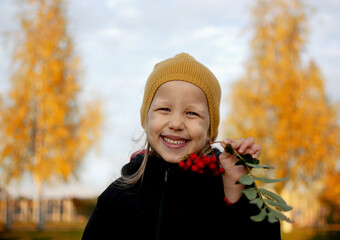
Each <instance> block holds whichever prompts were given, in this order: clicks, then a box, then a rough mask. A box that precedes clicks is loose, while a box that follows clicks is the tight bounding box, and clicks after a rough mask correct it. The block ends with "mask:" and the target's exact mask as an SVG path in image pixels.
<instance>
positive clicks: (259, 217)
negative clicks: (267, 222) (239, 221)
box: [250, 208, 267, 222]
mask: <svg viewBox="0 0 340 240" xmlns="http://www.w3.org/2000/svg"><path fill="white" fill-rule="evenodd" d="M266 214H267V213H266V209H265V208H263V209H261V211H260V213H259V214H258V215H255V216H251V217H250V219H251V220H253V221H254V222H261V221H263V219H264V218H265V217H266Z"/></svg>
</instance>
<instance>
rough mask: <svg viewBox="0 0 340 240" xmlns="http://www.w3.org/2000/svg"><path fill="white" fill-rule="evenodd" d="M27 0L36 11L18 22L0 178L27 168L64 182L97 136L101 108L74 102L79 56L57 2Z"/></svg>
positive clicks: (3, 115)
mask: <svg viewBox="0 0 340 240" xmlns="http://www.w3.org/2000/svg"><path fill="white" fill-rule="evenodd" d="M30 2H31V3H33V4H35V7H36V8H34V9H36V10H35V11H36V13H35V15H33V16H34V17H32V18H30V19H23V20H22V25H21V31H22V32H21V36H22V38H21V39H23V40H22V42H20V44H19V45H18V47H17V49H16V51H15V54H14V56H13V62H14V69H15V72H14V74H13V75H12V77H11V83H12V88H11V90H10V92H9V94H8V101H6V102H5V101H3V103H2V106H1V109H0V119H1V129H0V130H1V131H0V134H1V135H0V136H1V146H0V153H1V154H0V167H1V168H2V169H3V171H2V176H1V177H2V178H3V180H5V181H7V182H8V181H10V180H11V179H13V178H20V177H21V176H22V174H23V173H24V172H25V171H28V172H30V173H32V175H33V177H34V179H37V180H38V181H40V182H45V181H48V180H50V179H51V178H52V177H53V178H55V177H56V178H61V179H64V180H67V179H68V178H69V177H70V176H71V175H73V174H75V171H76V169H77V167H78V166H79V165H80V163H81V160H82V159H83V158H84V156H85V154H86V153H87V152H88V150H89V148H90V147H91V146H92V145H93V144H94V143H95V142H96V141H97V140H98V139H99V137H100V126H101V122H102V114H101V108H100V106H99V105H100V104H99V103H98V102H93V103H92V104H91V105H84V106H80V105H79V104H78V100H77V94H78V93H79V91H80V86H79V83H78V71H79V69H78V62H79V59H78V58H77V57H76V56H74V53H73V45H72V40H71V38H70V36H69V35H68V33H67V29H66V19H65V14H64V10H63V5H62V4H63V1H61V0H55V1H44V0H39V1H30ZM93 106H95V108H94V107H93Z"/></svg>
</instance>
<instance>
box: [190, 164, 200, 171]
mask: <svg viewBox="0 0 340 240" xmlns="http://www.w3.org/2000/svg"><path fill="white" fill-rule="evenodd" d="M198 169H199V167H198V166H197V165H196V164H194V165H192V166H191V170H192V171H193V172H197V171H198Z"/></svg>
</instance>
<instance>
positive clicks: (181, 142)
mask: <svg viewBox="0 0 340 240" xmlns="http://www.w3.org/2000/svg"><path fill="white" fill-rule="evenodd" d="M163 139H164V140H165V141H166V142H167V143H171V144H184V143H185V140H172V139H170V138H166V137H164V138H163Z"/></svg>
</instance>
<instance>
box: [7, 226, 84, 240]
mask: <svg viewBox="0 0 340 240" xmlns="http://www.w3.org/2000/svg"><path fill="white" fill-rule="evenodd" d="M84 227H85V223H75V224H69V223H58V224H52V223H47V224H46V229H45V230H44V231H38V230H36V225H35V224H33V223H26V224H22V223H20V224H16V223H14V224H13V229H12V230H10V231H5V230H2V231H0V239H1V240H60V239H62V240H76V239H77V240H79V239H81V236H82V234H83V230H84ZM0 229H1V228H0Z"/></svg>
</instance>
